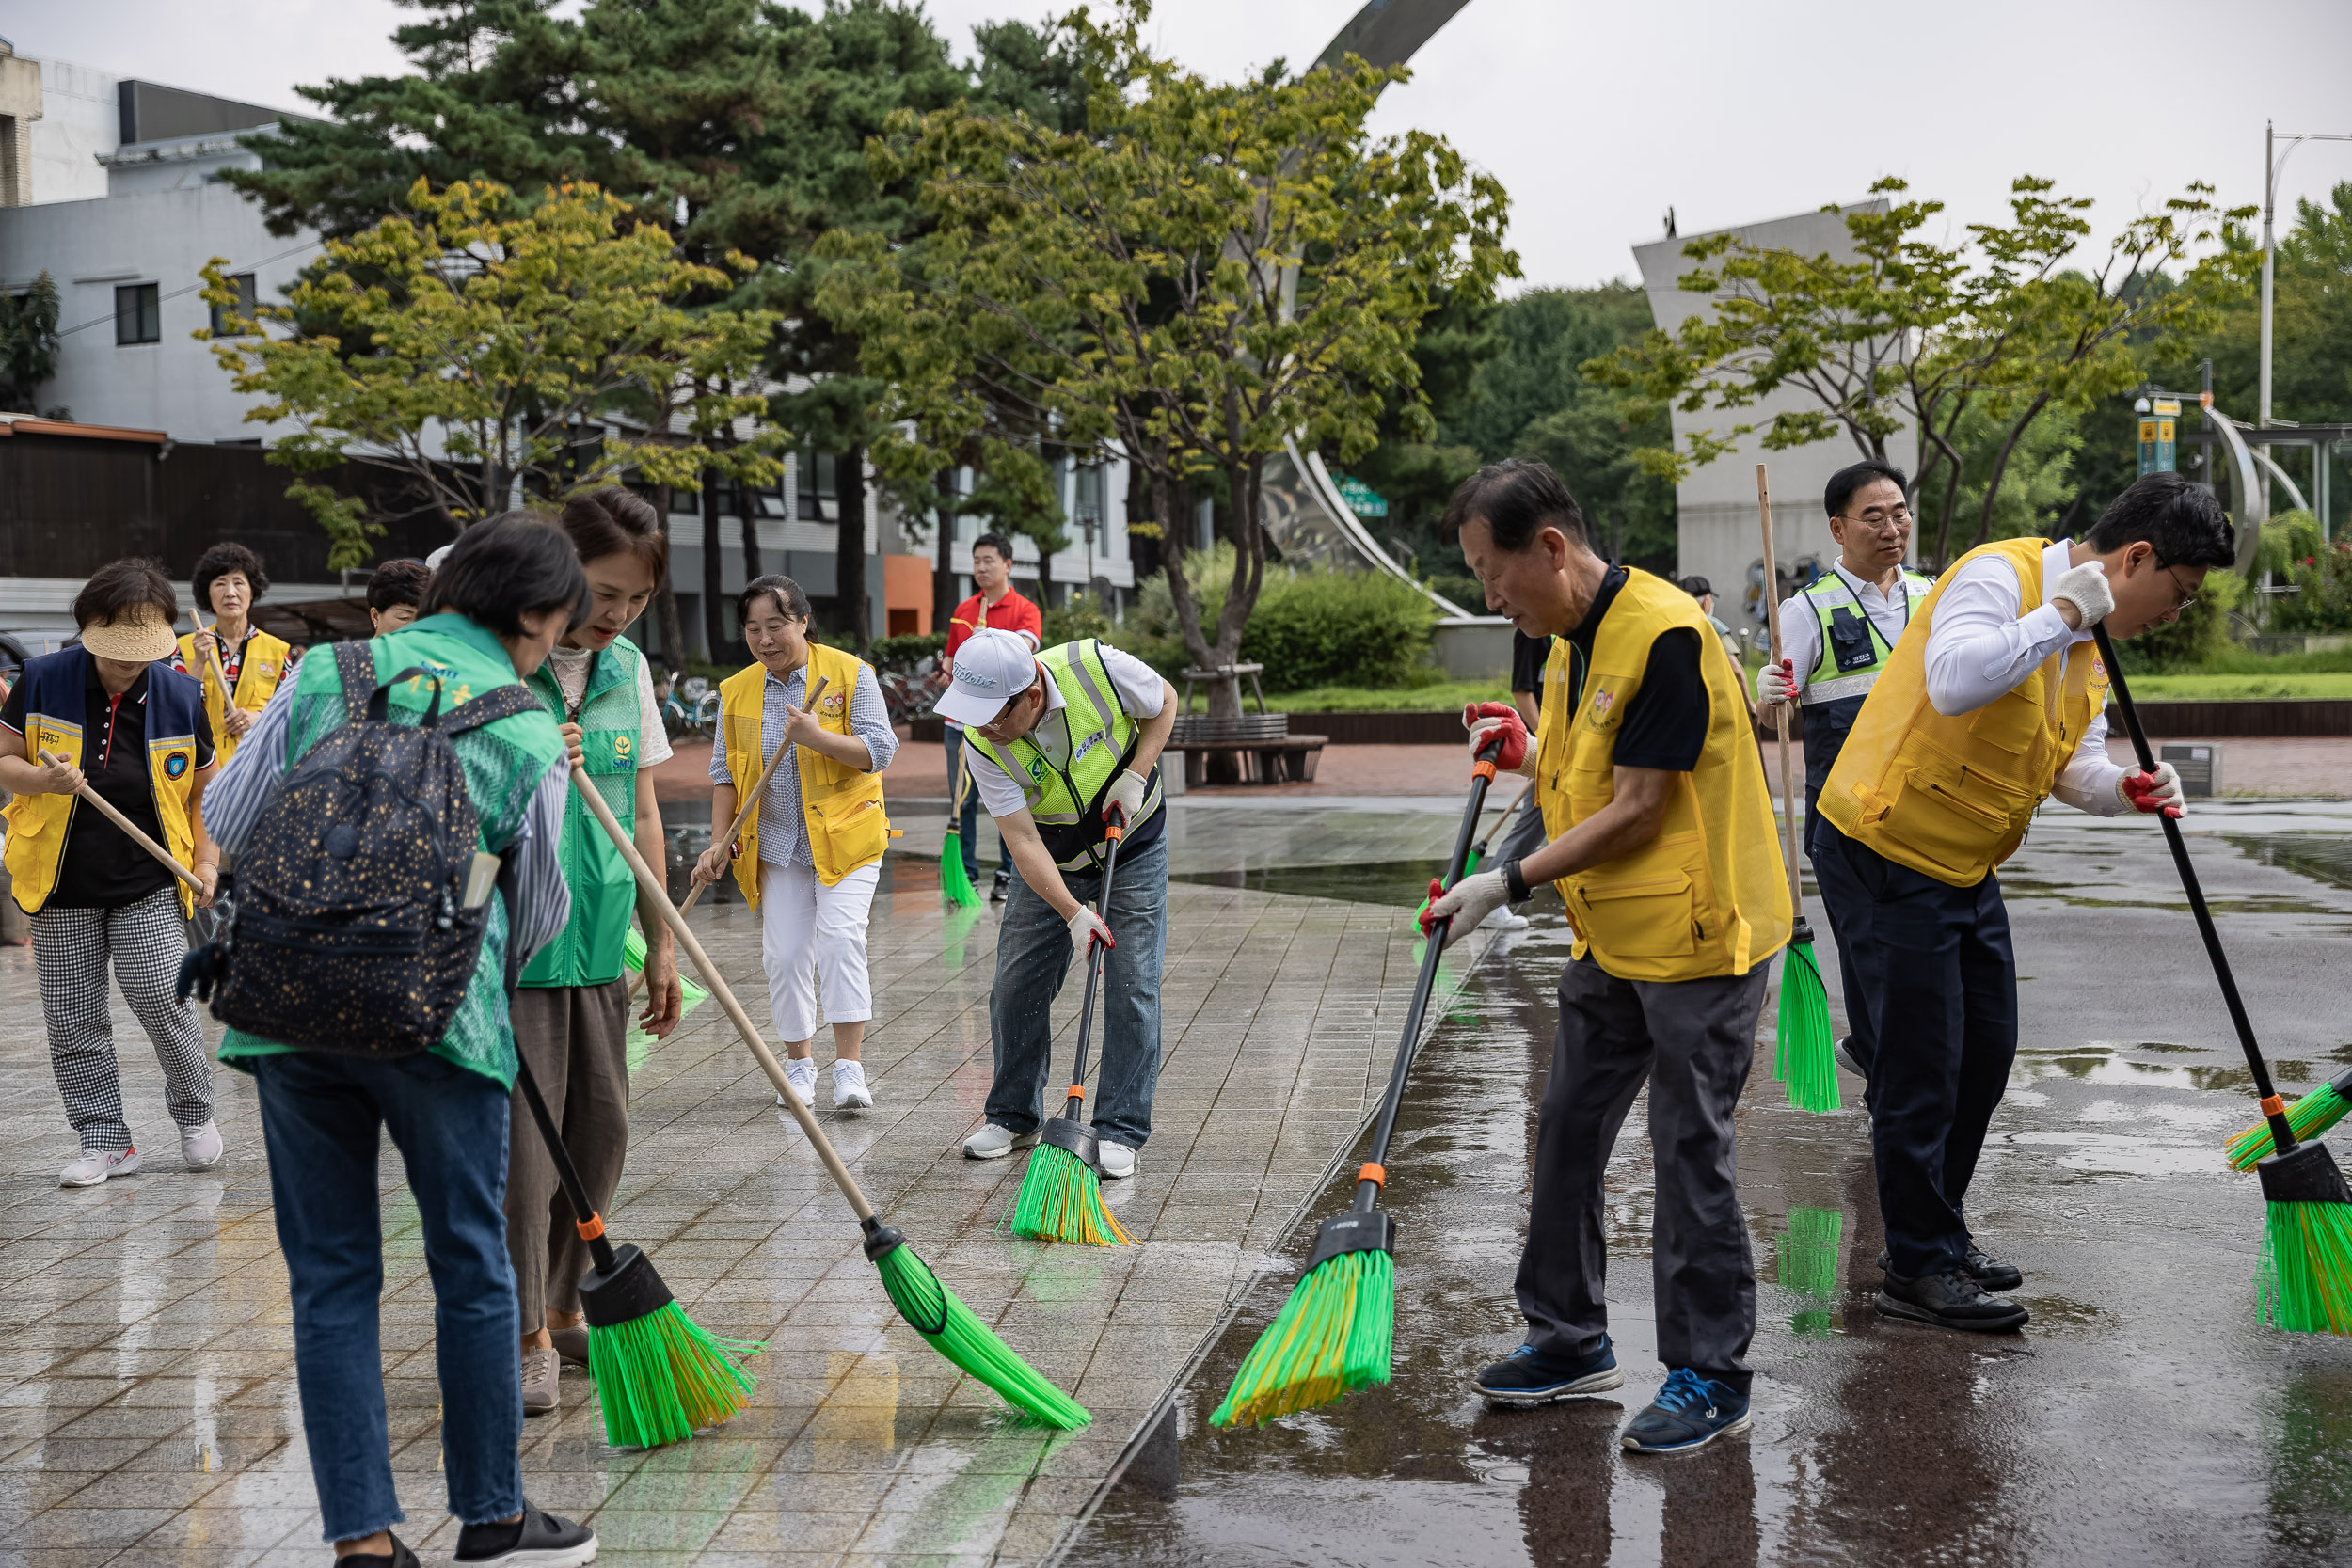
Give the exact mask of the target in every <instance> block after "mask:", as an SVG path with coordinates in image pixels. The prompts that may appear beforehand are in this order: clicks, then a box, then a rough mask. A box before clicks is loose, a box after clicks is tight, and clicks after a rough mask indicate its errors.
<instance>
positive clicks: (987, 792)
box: [963, 740, 1029, 816]
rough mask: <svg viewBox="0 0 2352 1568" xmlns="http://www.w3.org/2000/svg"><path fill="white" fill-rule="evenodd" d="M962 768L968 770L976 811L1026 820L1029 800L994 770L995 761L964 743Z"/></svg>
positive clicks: (1002, 771) (971, 745)
mask: <svg viewBox="0 0 2352 1568" xmlns="http://www.w3.org/2000/svg"><path fill="white" fill-rule="evenodd" d="M963 757H964V763H965V766H967V767H969V768H971V769H972V787H973V788H975V789H977V790H978V791H979V792H980V809H981V810H983V811H985V812H987V813H988V815H989V816H1027V815H1028V814H1029V798H1028V797H1027V796H1026V795H1025V794H1023V793H1022V792H1021V786H1020V785H1019V784H1015V783H1013V782H1012V780H1011V779H1009V778H1008V777H1007V776H1006V774H1005V770H1004V769H1003V768H999V767H997V766H996V763H995V759H994V758H993V757H991V756H990V755H989V754H988V753H987V752H983V751H981V750H980V749H979V748H978V747H977V746H975V745H973V744H972V742H971V741H969V740H966V741H965V742H964V743H963Z"/></svg>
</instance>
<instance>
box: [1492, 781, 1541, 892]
mask: <svg viewBox="0 0 2352 1568" xmlns="http://www.w3.org/2000/svg"><path fill="white" fill-rule="evenodd" d="M1542 847H1544V814H1543V812H1542V811H1541V810H1540V809H1538V808H1537V806H1536V804H1535V791H1534V789H1532V788H1531V789H1529V790H1528V791H1527V793H1526V795H1525V797H1524V798H1523V799H1522V800H1520V801H1519V803H1518V810H1517V811H1516V812H1514V813H1513V814H1512V816H1511V822H1510V826H1508V827H1506V828H1504V829H1503V830H1502V834H1501V835H1500V836H1499V837H1498V838H1497V839H1496V841H1495V847H1494V853H1493V854H1491V855H1489V856H1488V857H1487V858H1486V861H1485V862H1484V863H1482V865H1481V869H1482V870H1489V871H1500V870H1502V863H1503V862H1505V861H1523V860H1525V859H1526V858H1527V857H1528V856H1530V855H1532V854H1534V852H1535V851H1536V850H1538V849H1540V848H1542Z"/></svg>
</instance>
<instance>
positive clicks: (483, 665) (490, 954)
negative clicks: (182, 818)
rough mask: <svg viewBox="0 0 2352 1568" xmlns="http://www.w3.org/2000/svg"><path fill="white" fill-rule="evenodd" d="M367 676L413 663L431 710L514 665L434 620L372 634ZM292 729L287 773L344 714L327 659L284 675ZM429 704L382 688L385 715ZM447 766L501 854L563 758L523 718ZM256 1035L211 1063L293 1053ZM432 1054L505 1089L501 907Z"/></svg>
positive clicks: (505, 676)
mask: <svg viewBox="0 0 2352 1568" xmlns="http://www.w3.org/2000/svg"><path fill="white" fill-rule="evenodd" d="M373 654H374V658H375V673H376V678H377V679H378V680H389V679H390V678H391V677H392V676H394V675H396V674H398V673H400V672H401V671H403V670H405V669H407V668H409V667H410V666H411V665H423V666H425V667H426V668H428V669H430V670H433V671H434V672H436V673H438V674H439V675H440V676H441V679H442V686H443V690H442V694H441V709H442V711H443V712H447V711H448V710H450V709H451V708H453V707H455V706H457V705H459V704H461V703H467V702H470V701H472V700H473V699H474V698H476V697H479V696H482V695H484V694H485V693H486V692H489V691H493V690H495V689H498V688H500V687H501V686H510V685H512V684H514V680H515V663H514V660H513V659H511V658H509V657H507V655H506V650H505V648H504V647H502V646H501V644H500V642H499V640H498V638H497V637H496V635H494V634H493V633H492V632H490V631H489V630H488V629H487V628H486V627H484V626H477V625H475V624H474V623H473V622H471V621H469V620H467V619H466V618H465V617H464V616H462V615H435V616H432V617H430V618H428V619H426V620H422V621H416V622H412V623H411V624H409V625H408V626H404V627H402V628H401V629H400V630H398V631H396V632H394V633H392V634H391V635H390V636H389V637H379V638H377V639H375V641H374V644H373ZM294 682H295V684H294V714H293V720H292V731H291V733H290V734H289V736H287V745H286V757H287V761H288V764H289V765H290V766H291V765H292V764H293V763H294V762H295V761H298V760H299V759H300V758H301V756H302V754H303V753H304V752H308V751H309V750H310V748H311V747H313V746H315V745H317V744H318V743H319V741H320V739H321V738H322V737H323V736H326V735H328V734H329V733H331V732H332V731H334V730H336V729H339V728H341V727H342V724H343V722H344V721H345V719H346V718H347V717H348V710H347V709H346V708H345V706H344V705H343V693H342V682H341V680H340V679H339V678H338V677H337V674H336V671H335V661H334V660H333V659H331V658H306V659H304V660H303V661H302V663H301V664H300V666H298V667H297V669H296V671H295V675H294ZM432 700H433V688H432V686H431V685H430V684H428V683H426V682H425V681H422V680H421V679H418V678H416V677H413V676H412V677H411V678H410V679H408V680H406V681H403V682H402V683H401V684H400V685H398V686H395V687H394V688H392V690H391V698H390V702H391V706H392V709H393V711H394V712H396V713H400V714H405V715H410V716H413V717H416V718H421V717H422V716H423V714H424V710H425V707H426V705H428V704H429V703H431V701H432ZM450 743H451V744H452V745H453V746H454V747H455V748H456V750H457V760H458V762H459V764H460V765H461V766H463V767H464V768H465V770H466V792H467V793H468V794H469V795H470V796H471V797H472V798H473V805H474V812H475V814H476V815H477V816H479V817H480V819H481V824H482V834H481V837H482V847H484V848H485V849H489V850H492V851H494V852H499V853H503V852H505V850H506V849H507V848H508V847H510V846H511V845H512V844H513V842H514V838H515V834H516V832H518V831H519V830H520V829H521V827H522V824H523V814H524V812H525V811H526V810H527V809H528V808H529V806H530V804H531V797H532V793H533V792H534V791H536V790H537V789H538V787H539V781H540V780H542V779H544V778H546V777H547V772H548V768H551V767H553V766H554V765H555V759H556V758H558V757H560V756H562V755H563V754H564V737H563V736H561V735H559V734H557V733H556V728H555V721H554V720H552V719H550V718H548V717H547V716H546V715H544V714H537V713H525V714H519V715H517V716H516V717H515V718H512V719H501V720H497V721H494V722H491V723H488V724H485V725H483V726H482V727H481V728H479V729H473V730H468V731H466V732H464V733H463V734H460V735H457V736H453V737H452V739H451V742H450ZM298 1049H300V1048H299V1047H297V1046H292V1045H282V1044H280V1043H278V1041H276V1040H267V1039H263V1038H262V1037H260V1036H258V1035H248V1034H246V1033H245V1032H244V1031H243V1030H240V1029H231V1030H230V1031H229V1032H228V1033H227V1034H226V1035H224V1036H223V1037H222V1038H221V1042H220V1059H221V1060H222V1061H224V1062H234V1061H237V1060H240V1059H244V1058H250V1057H255V1056H273V1055H276V1054H278V1053H280V1052H286V1051H294V1050H298ZM433 1053H434V1054H435V1055H437V1056H440V1057H443V1058H445V1059H446V1060H448V1061H451V1062H453V1063H455V1064H456V1065H457V1066H459V1067H462V1068H465V1069H468V1070H469V1071H472V1072H478V1073H481V1074H482V1075H483V1076H484V1077H485V1078H490V1079H494V1080H496V1081H497V1083H498V1084H499V1085H500V1086H501V1088H505V1089H509V1090H511V1089H513V1087H514V1086H515V1034H514V1027H513V1024H512V1023H511V1022H509V1020H508V1018H507V1012H506V901H505V900H504V899H502V898H497V897H493V898H492V899H491V900H490V918H489V922H488V926H487V927H486V929H485V931H484V933H483V938H482V952H481V955H480V957H478V958H476V959H475V960H474V969H473V981H472V983H471V984H470V985H469V986H468V987H467V988H466V999H465V1001H463V1002H462V1003H460V1004H458V1007H457V1016H456V1017H455V1018H454V1019H453V1020H452V1021H451V1022H450V1026H449V1033H448V1034H446V1035H444V1036H442V1037H441V1041H440V1043H439V1044H438V1045H436V1046H435V1047H433Z"/></svg>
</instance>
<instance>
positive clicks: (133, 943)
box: [32, 886, 213, 1154]
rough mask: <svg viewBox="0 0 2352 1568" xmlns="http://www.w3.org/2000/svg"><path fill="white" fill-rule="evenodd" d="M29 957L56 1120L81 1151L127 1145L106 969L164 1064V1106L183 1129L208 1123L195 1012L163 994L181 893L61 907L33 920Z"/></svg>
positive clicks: (174, 955)
mask: <svg viewBox="0 0 2352 1568" xmlns="http://www.w3.org/2000/svg"><path fill="white" fill-rule="evenodd" d="M32 926H33V961H34V967H35V969H36V970H37V971H38V972H39V974H40V1011H41V1018H42V1021H43V1022H45V1023H46V1024H47V1025H48V1028H49V1065H50V1067H51V1068H52V1069H54V1070H55V1071H56V1075H57V1093H58V1095H59V1096H60V1097H62V1098H63V1099H64V1101H65V1118H66V1120H67V1121H69V1122H71V1123H72V1125H73V1130H74V1132H78V1133H79V1134H81V1139H82V1152H83V1153H85V1154H95V1153H99V1152H101V1151H119V1150H121V1149H125V1148H130V1147H131V1126H130V1123H128V1122H127V1121H125V1120H124V1119H123V1117H122V1080H121V1076H120V1074H119V1072H118V1071H117V1070H116V1067H115V1031H114V1020H113V1007H112V999H111V997H110V996H109V995H108V993H107V986H106V969H107V965H108V963H109V961H111V962H112V964H113V966H114V977H115V979H116V980H117V981H118V982H119V984H120V985H121V987H122V995H123V999H124V1000H125V1001H127V1002H129V1003H130V1004H131V1011H132V1014H133V1015H134V1016H135V1017H136V1018H137V1019H138V1021H139V1023H140V1025H141V1026H142V1027H144V1028H145V1029H146V1030H147V1037H148V1038H149V1039H151V1040H152V1041H154V1042H155V1060H156V1061H157V1062H158V1063H159V1064H161V1065H162V1067H163V1069H164V1103H165V1105H166V1107H167V1109H168V1110H169V1111H170V1112H171V1119H172V1120H173V1121H175V1122H177V1123H178V1124H179V1125H180V1127H181V1128H182V1129H183V1130H185V1129H188V1128H195V1127H201V1126H203V1125H204V1124H205V1123H206V1122H208V1121H210V1120H212V1119H213V1064H212V1061H211V1059H210V1058H209V1057H207V1056H206V1055H205V1054H204V1031H203V1028H202V1027H201V1026H200V1025H199V1023H198V1022H197V1018H196V1009H195V1008H193V1007H191V1006H188V1005H187V1004H186V1003H184V1002H183V1001H181V1000H180V999H179V998H177V997H176V996H174V995H173V994H172V990H173V988H174V986H175V985H176V984H177V983H178V981H179V978H180V958H181V956H182V955H183V954H184V953H186V952H187V950H188V938H187V925H186V923H185V922H184V921H183V920H182V919H181V916H180V895H179V894H178V893H177V892H175V891H174V890H173V888H171V887H169V886H167V887H163V888H159V889H158V890H156V891H155V892H154V893H152V894H151V895H148V896H147V897H145V898H142V899H140V900H139V901H138V902H136V903H135V904H124V905H122V906H120V907H119V908H117V909H101V910H63V909H58V908H56V906H54V905H53V906H51V907H50V908H48V909H45V910H43V911H40V913H39V914H37V915H35V916H33V919H32Z"/></svg>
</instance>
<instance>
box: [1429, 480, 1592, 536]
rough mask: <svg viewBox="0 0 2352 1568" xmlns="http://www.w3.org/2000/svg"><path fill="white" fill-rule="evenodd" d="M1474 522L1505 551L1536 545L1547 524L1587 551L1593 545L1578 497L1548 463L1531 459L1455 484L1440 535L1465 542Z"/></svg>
mask: <svg viewBox="0 0 2352 1568" xmlns="http://www.w3.org/2000/svg"><path fill="white" fill-rule="evenodd" d="M1474 519H1475V520H1480V521H1484V522H1485V523H1486V531H1487V532H1488V533H1490V534H1492V535H1494V541H1495V544H1496V545H1497V546H1499V547H1501V548H1502V549H1506V550H1512V551H1518V550H1523V549H1525V548H1527V546H1529V545H1530V544H1532V543H1534V538H1535V531H1536V530H1537V529H1540V528H1544V527H1546V526H1549V527H1552V528H1556V529H1558V530H1559V531H1561V532H1563V533H1565V534H1566V535H1567V536H1568V537H1569V538H1571V539H1573V540H1575V541H1576V542H1577V543H1578V544H1580V545H1582V546H1585V547H1586V548H1588V549H1589V548H1591V546H1592V538H1593V534H1592V530H1591V529H1589V528H1587V527H1586V526H1585V523H1584V509H1583V508H1582V507H1581V506H1579V505H1577V504H1576V498H1575V497H1574V496H1571V495H1569V494H1568V487H1567V486H1566V485H1565V484H1563V483H1560V476H1559V475H1558V474H1555V473H1553V472H1552V471H1551V467H1550V465H1549V464H1547V463H1540V462H1538V461H1536V460H1535V459H1534V458H1532V457H1506V458H1504V459H1503V460H1502V462H1500V463H1489V464H1487V465H1486V467H1483V468H1481V469H1479V470H1478V471H1477V472H1476V473H1474V474H1472V475H1470V478H1468V479H1466V480H1464V481H1462V483H1459V484H1457V485H1455V486H1454V497H1453V499H1451V500H1449V501H1447V502H1446V503H1445V520H1444V521H1443V522H1442V523H1440V524H1439V525H1438V532H1439V533H1440V535H1441V536H1442V537H1443V538H1444V540H1445V542H1446V543H1447V544H1449V545H1451V544H1454V543H1455V542H1456V541H1457V540H1459V539H1460V538H1461V536H1462V528H1463V525H1464V524H1466V523H1469V522H1470V521H1472V520H1474Z"/></svg>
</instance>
